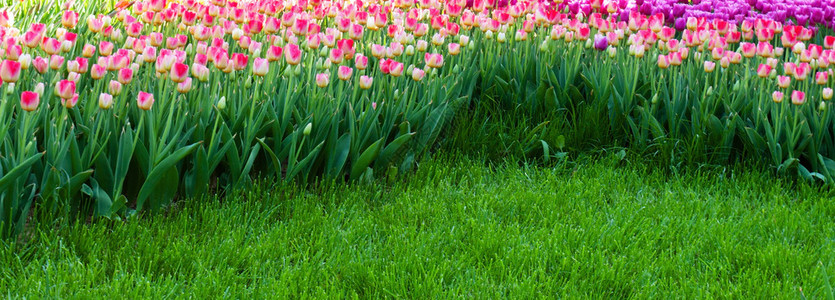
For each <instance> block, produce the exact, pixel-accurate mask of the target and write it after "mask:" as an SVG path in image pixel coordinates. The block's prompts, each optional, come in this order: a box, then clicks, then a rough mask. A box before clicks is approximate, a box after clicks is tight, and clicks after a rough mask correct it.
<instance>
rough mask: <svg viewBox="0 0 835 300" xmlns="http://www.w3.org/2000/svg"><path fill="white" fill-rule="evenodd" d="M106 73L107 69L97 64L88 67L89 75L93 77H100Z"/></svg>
mask: <svg viewBox="0 0 835 300" xmlns="http://www.w3.org/2000/svg"><path fill="white" fill-rule="evenodd" d="M106 74H107V69H106V68H105V67H103V66H101V65H99V64H95V65H93V67H92V68H91V69H90V77H92V78H93V79H96V80H98V79H102V78H103V77H104V75H106Z"/></svg>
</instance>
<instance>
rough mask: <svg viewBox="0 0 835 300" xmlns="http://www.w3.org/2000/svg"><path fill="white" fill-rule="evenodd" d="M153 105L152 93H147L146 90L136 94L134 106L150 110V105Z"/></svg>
mask: <svg viewBox="0 0 835 300" xmlns="http://www.w3.org/2000/svg"><path fill="white" fill-rule="evenodd" d="M153 105H154V94H149V93H146V92H142V91H140V92H139V94H138V95H137V96H136V106H137V107H139V109H142V110H151V106H153Z"/></svg>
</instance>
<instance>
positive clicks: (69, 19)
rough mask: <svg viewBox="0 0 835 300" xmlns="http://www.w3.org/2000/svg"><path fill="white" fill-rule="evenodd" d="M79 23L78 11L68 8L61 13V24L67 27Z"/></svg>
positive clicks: (73, 26)
mask: <svg viewBox="0 0 835 300" xmlns="http://www.w3.org/2000/svg"><path fill="white" fill-rule="evenodd" d="M77 24H78V13H77V12H74V11H71V10H67V11H64V13H63V14H62V15H61V25H63V26H64V27H66V28H70V29H72V28H75V25H77Z"/></svg>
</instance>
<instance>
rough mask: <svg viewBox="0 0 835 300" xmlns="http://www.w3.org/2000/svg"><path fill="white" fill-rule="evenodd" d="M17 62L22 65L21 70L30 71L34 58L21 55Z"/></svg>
mask: <svg viewBox="0 0 835 300" xmlns="http://www.w3.org/2000/svg"><path fill="white" fill-rule="evenodd" d="M17 62H19V63H20V69H22V70H28V69H29V66H31V65H32V56H31V55H29V54H21V55H20V57H18V58H17Z"/></svg>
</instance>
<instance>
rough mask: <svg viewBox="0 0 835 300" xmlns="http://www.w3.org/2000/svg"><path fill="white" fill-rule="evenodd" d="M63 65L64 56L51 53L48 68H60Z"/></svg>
mask: <svg viewBox="0 0 835 300" xmlns="http://www.w3.org/2000/svg"><path fill="white" fill-rule="evenodd" d="M63 65H64V57H63V56H60V55H53V56H50V57H49V68H50V69H53V70H56V71H57V70H60V69H61V66H63Z"/></svg>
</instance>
